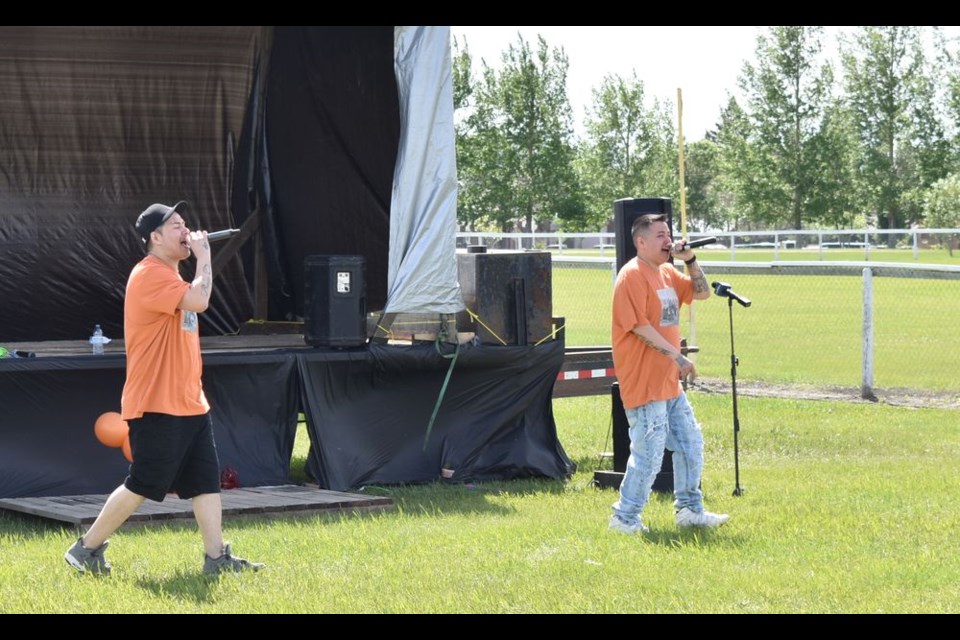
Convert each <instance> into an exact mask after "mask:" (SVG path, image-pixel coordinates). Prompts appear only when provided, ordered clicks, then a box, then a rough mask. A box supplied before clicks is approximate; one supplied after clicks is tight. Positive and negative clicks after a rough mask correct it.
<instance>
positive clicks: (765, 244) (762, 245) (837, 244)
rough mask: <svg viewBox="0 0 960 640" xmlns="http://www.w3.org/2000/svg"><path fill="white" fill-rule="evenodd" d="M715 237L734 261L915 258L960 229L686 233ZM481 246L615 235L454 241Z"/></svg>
mask: <svg viewBox="0 0 960 640" xmlns="http://www.w3.org/2000/svg"><path fill="white" fill-rule="evenodd" d="M707 237H714V238H717V242H716V243H715V244H712V245H708V246H707V247H702V249H704V250H709V251H711V252H717V253H716V255H720V252H725V253H727V254H729V259H730V260H735V259H736V257H737V251H738V250H767V251H773V254H774V255H773V259H774V260H780V259H783V258H786V259H789V256H790V255H791V254H793V253H795V252H800V251H803V252H806V253H809V252H810V251H816V252H817V254H818V259H820V260H827V259H830V258H829V254H830V252H831V250H833V249H862V250H863V256H864V260H869V259H870V254H871V252H873V251H874V250H876V249H887V248H899V249H908V250H911V251H912V252H913V254H914V259H917V258H918V257H919V252H920V250H921V249H923V248H928V247H946V248H949V249H960V229H922V228H913V229H840V230H830V229H819V230H799V231H797V230H784V231H725V232H710V233H691V234H689V238H690V239H691V240H696V239H698V238H707ZM477 244H480V245H484V246H486V247H488V248H489V249H500V250H512V251H526V250H532V249H541V250H551V251H556V252H558V253H561V254H563V253H564V252H570V251H576V252H582V251H583V250H587V251H592V252H594V253H595V254H598V255H600V256H605V255H616V234H615V233H612V232H600V233H562V232H550V233H494V232H459V233H457V245H458V246H459V247H467V246H470V245H477Z"/></svg>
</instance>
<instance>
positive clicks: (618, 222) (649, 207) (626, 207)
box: [613, 198, 674, 271]
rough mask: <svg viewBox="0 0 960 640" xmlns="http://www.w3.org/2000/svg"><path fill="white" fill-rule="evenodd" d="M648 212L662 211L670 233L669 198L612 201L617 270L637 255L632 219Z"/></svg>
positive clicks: (671, 205)
mask: <svg viewBox="0 0 960 640" xmlns="http://www.w3.org/2000/svg"><path fill="white" fill-rule="evenodd" d="M648 213H663V214H666V216H667V226H668V227H670V233H674V230H673V201H672V200H670V198H621V199H620V200H617V201H615V202H614V203H613V222H614V233H615V234H616V245H617V271H620V268H621V267H623V265H625V264H626V263H627V262H629V261H630V260H632V259H633V258H635V257H636V255H637V250H636V248H635V247H634V246H633V237H632V236H631V235H630V227H632V226H633V221H634V220H636V219H637V218H639V217H640V216H642V215H645V214H648Z"/></svg>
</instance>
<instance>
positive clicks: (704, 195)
mask: <svg viewBox="0 0 960 640" xmlns="http://www.w3.org/2000/svg"><path fill="white" fill-rule="evenodd" d="M684 155H685V160H686V168H685V171H684V173H685V178H686V182H687V227H688V228H689V230H690V231H705V230H707V229H724V228H726V226H727V218H726V214H725V212H726V208H725V206H724V203H725V202H727V201H729V197H730V194H729V192H724V191H723V190H722V184H723V181H722V176H721V175H720V162H721V159H720V146H719V145H718V144H717V142H716V134H708V135H707V137H706V138H704V139H703V140H698V141H696V142H692V143H690V144H688V145H687V146H686V150H685V153H684Z"/></svg>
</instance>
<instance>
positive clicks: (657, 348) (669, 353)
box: [635, 334, 674, 358]
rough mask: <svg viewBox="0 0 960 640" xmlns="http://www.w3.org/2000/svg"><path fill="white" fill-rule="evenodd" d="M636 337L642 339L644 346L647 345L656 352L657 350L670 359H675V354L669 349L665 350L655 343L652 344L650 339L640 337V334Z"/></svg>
mask: <svg viewBox="0 0 960 640" xmlns="http://www.w3.org/2000/svg"><path fill="white" fill-rule="evenodd" d="M635 335H637V337H638V338H640V339H641V340H642V341H643V342H644V344H646V345H647V346H648V347H650V348H651V349H654V350H656V351H659V352H660V353H662V354H663V355H665V356H667V357H668V358H673V357H674V355H673V352H672V351H670V350H669V349H664V348H663V347H661V346H658V345H655V344H653V342H651V341H650V340H648V339H647V338H646V337H644V336H641V335H639V334H635Z"/></svg>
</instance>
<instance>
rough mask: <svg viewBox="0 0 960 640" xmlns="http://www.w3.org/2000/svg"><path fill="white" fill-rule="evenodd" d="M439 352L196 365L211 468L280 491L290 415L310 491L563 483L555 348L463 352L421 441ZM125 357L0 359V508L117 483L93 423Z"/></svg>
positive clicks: (112, 456) (320, 354)
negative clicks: (209, 418)
mask: <svg viewBox="0 0 960 640" xmlns="http://www.w3.org/2000/svg"><path fill="white" fill-rule="evenodd" d="M453 349H454V346H453V345H446V346H444V347H443V353H441V352H439V351H437V349H436V347H435V345H433V344H417V345H413V346H409V347H404V346H395V345H380V344H371V345H370V346H369V347H368V348H358V349H352V350H350V349H343V350H336V349H331V350H324V349H319V348H309V347H306V348H303V349H291V350H277V351H267V352H250V353H242V352H225V353H211V354H205V355H204V373H203V383H204V388H205V390H206V392H207V397H208V398H209V400H210V404H211V407H212V409H211V411H212V413H213V423H214V434H215V437H216V440H217V449H218V453H219V456H220V464H221V468H222V469H226V468H227V467H232V468H233V469H234V470H235V471H236V472H237V476H238V480H239V483H240V486H248V487H250V486H266V485H277V484H285V483H288V482H290V465H291V458H292V455H293V447H294V440H295V437H296V429H297V418H298V413H303V414H304V415H305V416H306V419H307V427H308V428H307V431H308V433H309V438H310V454H309V457H308V460H307V469H308V471H309V472H310V473H311V474H313V476H314V477H315V478H316V479H317V482H318V485H319V486H320V487H321V488H324V489H329V490H334V491H344V490H348V489H351V488H358V487H361V486H364V485H369V484H374V483H377V484H407V483H422V482H430V481H435V480H438V479H439V478H440V477H441V474H442V469H444V468H446V469H449V470H450V471H451V472H452V475H450V477H449V478H448V479H450V480H453V481H464V482H466V481H479V480H511V479H517V478H525V477H547V478H554V479H563V478H566V477H569V475H570V474H571V473H573V471H574V470H575V467H574V465H573V463H572V462H571V461H570V459H569V458H568V457H567V455H566V453H565V452H564V450H563V447H562V445H561V444H560V442H559V440H558V439H557V433H556V424H555V422H554V418H553V410H552V402H551V397H552V390H553V384H554V381H555V380H556V377H557V374H558V373H559V371H560V368H561V366H562V365H563V357H564V349H563V341H562V340H561V341H554V342H549V343H545V344H543V345H539V346H536V347H501V346H482V345H481V346H473V345H463V346H461V347H460V351H459V353H458V354H457V358H456V361H455V362H454V365H453V370H452V372H450V377H449V384H448V385H447V388H446V390H445V393H443V395H442V401H441V403H440V406H439V410H438V412H437V415H436V419H435V422H434V423H433V425H432V428H431V430H430V434H429V438H427V430H428V426H429V425H430V417H431V415H432V413H433V411H434V407H435V406H436V403H437V400H438V398H440V397H441V391H442V390H443V383H444V380H445V379H446V378H447V373H448V370H449V367H450V363H451V362H452V361H453V360H452V358H447V357H444V356H452V355H453V353H454V351H453ZM124 366H125V357H124V356H123V355H119V354H118V355H106V356H93V355H91V356H69V357H37V358H23V359H13V358H3V359H0V398H3V406H2V411H0V498H19V497H31V496H58V495H80V494H102V493H109V492H110V491H112V490H113V489H114V488H116V486H117V485H118V484H120V482H122V481H123V478H124V477H125V476H126V473H127V468H128V464H127V461H126V459H125V458H124V457H123V453H122V452H121V450H120V449H116V448H110V447H107V446H105V445H103V444H101V443H100V442H99V441H98V440H97V438H96V435H95V432H94V424H95V423H96V420H97V418H98V417H99V416H100V415H101V414H103V413H104V412H106V411H119V399H120V394H121V391H122V388H123V379H124Z"/></svg>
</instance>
